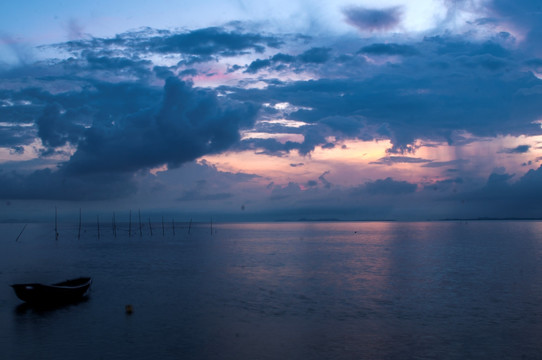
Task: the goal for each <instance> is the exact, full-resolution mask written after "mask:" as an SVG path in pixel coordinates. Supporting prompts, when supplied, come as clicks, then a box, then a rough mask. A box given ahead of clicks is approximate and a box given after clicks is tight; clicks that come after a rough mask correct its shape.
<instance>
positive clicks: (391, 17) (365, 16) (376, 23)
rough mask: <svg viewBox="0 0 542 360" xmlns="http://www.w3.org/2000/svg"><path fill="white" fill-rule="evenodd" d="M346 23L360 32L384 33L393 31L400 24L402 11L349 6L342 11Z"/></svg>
mask: <svg viewBox="0 0 542 360" xmlns="http://www.w3.org/2000/svg"><path fill="white" fill-rule="evenodd" d="M343 14H344V15H345V16H346V22H347V23H349V24H350V25H353V26H355V27H356V28H358V29H359V30H361V31H385V30H390V29H393V28H394V27H396V26H398V25H399V24H400V23H401V17H402V14H403V12H402V9H401V8H400V7H391V8H387V9H368V8H365V7H361V6H351V7H348V8H345V9H344V10H343Z"/></svg>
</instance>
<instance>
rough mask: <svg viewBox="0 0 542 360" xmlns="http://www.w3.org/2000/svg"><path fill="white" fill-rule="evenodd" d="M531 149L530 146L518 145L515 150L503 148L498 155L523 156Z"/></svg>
mask: <svg viewBox="0 0 542 360" xmlns="http://www.w3.org/2000/svg"><path fill="white" fill-rule="evenodd" d="M530 148H531V145H518V146H516V147H515V148H505V149H503V150H501V151H499V153H504V154H525V153H526V152H529V149H530Z"/></svg>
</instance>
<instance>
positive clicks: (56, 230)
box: [55, 206, 58, 240]
mask: <svg viewBox="0 0 542 360" xmlns="http://www.w3.org/2000/svg"><path fill="white" fill-rule="evenodd" d="M55 240H58V216H57V211H56V206H55Z"/></svg>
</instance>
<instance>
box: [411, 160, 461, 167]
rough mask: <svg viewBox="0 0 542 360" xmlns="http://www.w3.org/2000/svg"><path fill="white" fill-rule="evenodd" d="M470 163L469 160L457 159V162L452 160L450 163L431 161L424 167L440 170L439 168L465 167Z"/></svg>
mask: <svg viewBox="0 0 542 360" xmlns="http://www.w3.org/2000/svg"><path fill="white" fill-rule="evenodd" d="M468 163H469V160H465V159H455V160H450V161H431V162H429V163H427V164H423V165H422V167H428V168H439V167H447V166H458V165H464V164H468Z"/></svg>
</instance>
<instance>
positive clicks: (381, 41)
mask: <svg viewBox="0 0 542 360" xmlns="http://www.w3.org/2000/svg"><path fill="white" fill-rule="evenodd" d="M1 10H2V11H0V221H14V220H17V221H30V220H43V219H45V220H46V219H49V218H51V214H53V212H54V208H55V207H57V208H58V209H60V211H61V212H62V214H66V215H65V216H68V217H69V216H72V215H71V214H74V213H76V212H77V213H78V211H79V209H80V208H81V209H83V211H84V213H85V214H86V215H88V216H96V215H100V214H103V216H109V214H110V213H111V212H113V211H116V212H118V213H128V211H129V210H130V209H141V212H142V213H144V214H149V216H159V215H164V214H165V215H167V216H175V217H176V218H177V219H179V220H180V221H181V220H183V219H185V220H186V219H188V218H194V219H202V220H206V219H208V218H210V217H212V218H213V219H216V221H275V220H300V219H308V220H321V219H338V220H439V219H452V218H453V219H473V218H542V206H541V204H542V167H541V165H542V42H541V41H540V40H539V39H540V38H542V3H540V1H538V0H516V1H512V0H417V1H399V0H380V1H374V0H370V1H369V0H360V1H346V0H344V1H343V0H340V1H333V2H330V1H323V0H322V1H320V0H316V1H304V0H288V1H286V0H278V1H274V2H270V3H266V4H263V3H262V2H259V1H247V0H244V1H243V0H230V1H214V0H202V1H199V2H193V1H173V0H170V1H168V0H157V1H154V2H152V3H150V2H147V1H134V0H132V1H114V2H112V1H107V2H106V1H101V0H96V1H92V2H90V1H78V2H68V1H58V0H52V1H48V2H43V1H36V0H29V1H24V0H22V1H19V2H16V3H15V2H13V3H10V4H8V5H6V4H5V5H1Z"/></svg>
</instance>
